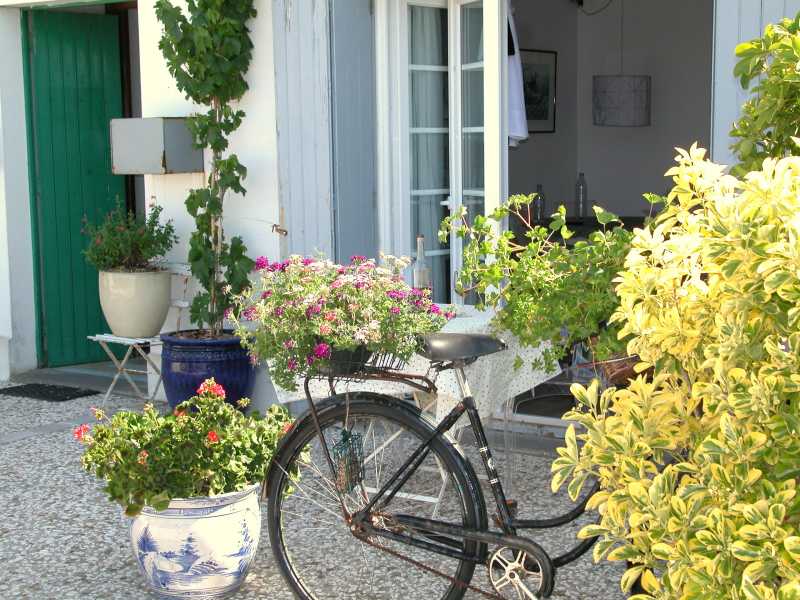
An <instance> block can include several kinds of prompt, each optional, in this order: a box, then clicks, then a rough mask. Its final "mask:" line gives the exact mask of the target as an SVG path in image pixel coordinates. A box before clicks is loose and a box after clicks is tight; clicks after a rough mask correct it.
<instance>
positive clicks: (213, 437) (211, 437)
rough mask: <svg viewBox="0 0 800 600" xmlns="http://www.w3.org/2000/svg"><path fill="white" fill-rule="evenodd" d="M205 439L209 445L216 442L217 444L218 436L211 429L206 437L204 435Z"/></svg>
mask: <svg viewBox="0 0 800 600" xmlns="http://www.w3.org/2000/svg"><path fill="white" fill-rule="evenodd" d="M206 439H207V440H208V443H209V444H216V443H217V442H219V436H218V435H217V432H216V431H214V430H213V429H212V430H211V431H209V432H208V435H206Z"/></svg>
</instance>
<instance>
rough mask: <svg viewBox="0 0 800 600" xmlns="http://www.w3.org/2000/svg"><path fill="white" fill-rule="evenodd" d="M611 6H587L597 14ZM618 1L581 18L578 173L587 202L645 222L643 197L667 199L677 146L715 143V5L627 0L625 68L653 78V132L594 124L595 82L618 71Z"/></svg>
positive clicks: (592, 2)
mask: <svg viewBox="0 0 800 600" xmlns="http://www.w3.org/2000/svg"><path fill="white" fill-rule="evenodd" d="M602 2H605V0H587V2H586V3H585V5H584V6H585V9H586V10H587V11H591V10H592V9H594V8H595V7H597V6H600V5H601V3H602ZM620 7H621V2H620V0H615V1H614V3H613V4H612V5H611V6H610V7H609V8H608V10H606V11H604V12H602V13H600V14H598V15H594V16H586V15H584V14H582V13H581V14H580V15H579V16H578V55H579V58H578V64H579V67H578V170H579V171H583V172H584V173H586V179H587V181H588V187H589V200H590V202H591V203H593V204H600V205H601V206H604V207H605V208H607V209H609V210H611V211H612V212H616V213H617V214H620V215H626V216H642V215H644V214H646V213H647V211H648V209H649V205H648V204H647V203H646V202H645V201H644V200H642V199H641V194H642V193H644V192H656V193H663V192H664V191H666V190H667V189H669V187H670V185H669V184H670V182H669V181H668V180H667V179H665V178H664V177H663V174H664V172H665V171H666V170H667V168H669V166H670V165H671V163H672V161H673V157H674V156H675V151H674V147H675V146H683V147H688V146H689V145H690V144H691V143H692V142H694V141H699V142H700V144H701V145H702V146H704V147H706V148H707V147H708V145H709V143H710V130H711V120H710V119H711V74H712V46H713V42H712V39H713V37H712V36H713V20H712V19H713V2H712V1H711V0H669V1H667V0H627V1H626V2H625V11H624V16H625V22H624V69H625V72H626V73H628V74H642V75H650V76H651V77H652V113H651V125H650V126H649V127H619V128H617V127H596V126H594V125H593V124H592V76H593V75H604V74H616V73H618V72H619V22H620Z"/></svg>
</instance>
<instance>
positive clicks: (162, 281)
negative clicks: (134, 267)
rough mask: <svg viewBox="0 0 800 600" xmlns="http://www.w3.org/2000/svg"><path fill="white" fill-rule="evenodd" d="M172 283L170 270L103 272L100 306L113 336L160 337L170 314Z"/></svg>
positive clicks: (100, 285) (101, 274)
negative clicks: (168, 313) (159, 334)
mask: <svg viewBox="0 0 800 600" xmlns="http://www.w3.org/2000/svg"><path fill="white" fill-rule="evenodd" d="M171 283H172V280H171V274H170V272H169V271H142V272H128V271H100V280H99V287H100V307H101V308H102V309H103V316H105V318H106V322H107V323H108V326H109V327H110V328H111V333H113V334H114V335H118V336H120V337H130V338H147V337H153V336H155V335H157V334H158V332H159V331H161V327H162V325H164V319H166V318H167V312H168V311H169V305H170V294H171Z"/></svg>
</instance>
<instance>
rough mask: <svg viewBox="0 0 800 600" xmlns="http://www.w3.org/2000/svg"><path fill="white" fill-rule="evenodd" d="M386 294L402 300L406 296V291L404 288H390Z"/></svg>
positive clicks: (393, 298)
mask: <svg viewBox="0 0 800 600" xmlns="http://www.w3.org/2000/svg"><path fill="white" fill-rule="evenodd" d="M386 295H387V296H389V298H391V299H392V300H402V299H403V298H405V297H406V293H405V292H404V291H402V290H389V291H388V292H386Z"/></svg>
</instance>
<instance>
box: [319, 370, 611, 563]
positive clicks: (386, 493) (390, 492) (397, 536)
mask: <svg viewBox="0 0 800 600" xmlns="http://www.w3.org/2000/svg"><path fill="white" fill-rule="evenodd" d="M465 365H466V363H465V362H464V361H455V362H453V363H449V364H447V365H439V366H438V367H437V368H438V370H440V371H441V370H446V369H453V371H454V372H455V375H456V381H457V382H458V386H459V391H460V395H461V401H460V402H459V403H458V404H457V405H456V406H455V407H453V409H452V410H451V411H450V412H449V413H448V414H447V415H446V416H445V417H444V418H443V419H442V420H441V422H440V423H439V424H438V425H437V426H436V428H435V429H434V431H433V433H432V434H431V435H430V436H428V438H427V439H425V440H423V441H422V442H421V443H420V444H419V446H418V447H417V448H416V449H415V450H414V452H412V453H411V455H410V456H409V457H408V458H407V459H406V461H405V462H404V463H403V464H402V465H401V466H400V467H399V468H398V469H397V471H396V472H395V473H394V474H393V475H392V476H391V477H390V478H389V479H388V480H387V481H386V483H384V485H383V487H382V488H381V489H380V490H379V491H378V492H377V493H376V494H375V495H373V496H372V498H370V500H369V501H368V502H367V504H366V505H365V506H364V507H363V508H362V509H361V510H359V511H358V512H357V513H355V514H352V515H350V514H348V511H347V509H346V508H345V503H344V497H343V495H342V493H341V492H338V494H339V501H340V503H341V507H342V511H343V515H344V517H345V519H349V520H350V524H351V527H353V528H354V531H356V530H358V531H360V532H363V534H364V535H365V536H380V537H384V538H388V539H392V540H395V541H398V542H401V543H405V544H408V545H410V546H415V547H418V548H422V549H425V550H428V551H431V552H435V553H438V554H442V555H445V556H449V557H452V558H457V559H461V560H467V561H471V562H474V563H478V564H480V563H484V562H485V561H486V545H487V544H496V545H499V546H503V545H507V544H508V543H516V544H520V543H521V542H522V543H523V544H524V542H525V541H526V540H525V539H524V538H520V537H518V536H517V530H518V529H547V528H552V527H559V526H561V525H565V524H566V523H569V522H571V521H574V520H575V519H576V518H578V517H579V516H580V515H581V514H583V512H584V510H585V508H586V502H587V501H588V499H589V498H590V497H591V496H592V495H593V493H594V491H596V489H597V486H595V489H593V490H591V491H590V492H589V493H588V494H587V495H586V498H585V499H584V500H583V502H581V503H580V504H579V505H578V506H576V507H575V508H574V509H573V510H571V511H570V512H568V513H566V514H564V515H561V516H558V517H554V518H550V519H541V520H531V519H515V518H514V517H512V515H511V513H510V510H509V506H508V503H507V502H506V496H505V491H504V490H503V484H502V482H501V481H500V477H499V475H498V473H497V469H496V468H495V464H494V459H493V457H492V451H491V448H490V447H489V442H488V440H487V438H486V432H485V430H484V427H483V422H482V421H481V417H480V414H479V413H478V410H477V408H476V406H475V400H474V398H473V396H472V393H471V391H470V389H469V384H468V382H467V380H466V376H465V374H464V367H465ZM406 377H407V378H409V379H410V380H412V381H414V380H416V381H414V385H413V387H417V388H420V389H422V386H420V385H419V383H418V382H419V380H425V381H428V382H429V380H427V378H424V377H420V376H418V375H406V376H397V375H395V376H393V377H391V379H392V380H394V381H404V380H405V378H406ZM369 378H370V379H382V377H380V376H377V375H376V376H371V377H369ZM387 379H389V378H387ZM331 385H332V382H331ZM431 386H432V384H431ZM432 387H433V391H435V386H432ZM305 391H306V397H307V400H308V402H309V408H310V412H311V416H312V419H313V421H314V423H315V426H316V429H317V434H318V437H319V438H320V441H321V444H322V448H323V451H324V454H325V459H326V462H327V463H328V466H329V468H330V469H331V473H332V474H333V475H334V477H335V473H336V468H335V466H334V464H333V460H332V458H331V455H330V451H329V449H328V445H327V442H326V440H325V437H324V435H323V433H322V429H321V427H320V424H319V418H318V414H317V411H316V408H315V407H314V402H313V399H312V398H311V394H310V392H309V387H308V380H306V382H305ZM464 413H466V414H467V418H468V419H469V427H470V429H471V430H472V432H473V434H474V436H475V442H476V443H477V447H478V453H479V454H480V456H481V462H482V464H483V467H484V470H485V472H486V475H487V477H488V482H489V486H490V488H491V490H492V495H493V496H494V501H495V505H496V507H497V515H498V518H499V524H500V527H501V529H502V533H495V532H491V531H488V530H473V529H467V528H465V527H463V526H460V525H456V524H454V523H447V522H445V521H438V520H435V519H424V518H419V517H412V516H409V515H396V514H392V515H391V518H392V519H394V520H395V521H396V522H397V523H398V524H400V525H403V526H405V527H406V528H409V529H412V530H414V531H416V532H418V533H422V534H423V535H424V536H425V537H426V538H427V539H428V540H430V541H426V540H421V539H418V538H414V537H411V536H410V535H405V534H402V533H397V532H395V531H391V530H389V529H386V528H377V527H374V526H373V524H372V522H371V520H370V515H371V514H372V513H373V512H376V510H375V509H377V512H380V510H381V509H383V508H386V507H387V506H388V505H389V503H390V502H391V501H392V499H393V498H394V497H395V495H396V494H397V493H398V492H399V491H400V490H401V488H402V487H403V485H404V484H405V483H406V482H407V481H408V480H409V479H410V477H411V476H412V475H413V474H414V473H415V472H416V470H417V469H418V468H419V467H420V465H421V464H422V462H423V461H424V460H425V458H426V457H427V455H428V452H429V450H430V446H431V444H432V442H433V440H434V439H436V438H437V437H438V436H441V435H444V434H445V433H447V432H448V431H450V430H451V429H452V428H453V427H454V426H455V424H456V422H457V421H458V420H459V418H461V416H462V415H463V414H464ZM447 536H456V537H458V538H462V539H466V540H472V541H476V542H479V543H480V545H479V550H478V553H477V554H476V555H470V554H468V553H466V552H464V551H463V550H462V543H461V542H460V541H458V540H456V539H452V538H451V537H447ZM595 541H596V538H590V539H588V540H584V541H583V542H581V543H580V544H578V545H577V546H576V547H574V548H572V549H571V550H569V551H568V552H566V553H565V554H563V555H561V556H558V557H555V558H553V559H552V563H553V566H554V567H559V566H563V565H565V564H568V563H570V562H572V561H574V560H576V559H578V558H579V557H580V556H582V555H583V554H585V553H586V552H587V551H588V550H589V549H590V548H591V547H592V545H593V544H594V542H595Z"/></svg>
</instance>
